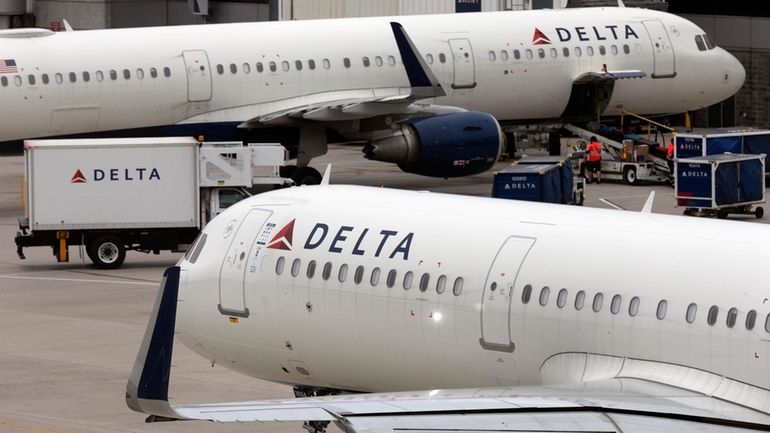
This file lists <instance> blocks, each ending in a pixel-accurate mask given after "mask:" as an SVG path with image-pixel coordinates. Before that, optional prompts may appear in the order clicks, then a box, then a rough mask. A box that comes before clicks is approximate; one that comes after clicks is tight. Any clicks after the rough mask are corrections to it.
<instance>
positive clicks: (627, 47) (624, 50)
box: [623, 44, 631, 54]
mask: <svg viewBox="0 0 770 433" xmlns="http://www.w3.org/2000/svg"><path fill="white" fill-rule="evenodd" d="M623 53H624V54H631V47H629V46H628V44H623Z"/></svg>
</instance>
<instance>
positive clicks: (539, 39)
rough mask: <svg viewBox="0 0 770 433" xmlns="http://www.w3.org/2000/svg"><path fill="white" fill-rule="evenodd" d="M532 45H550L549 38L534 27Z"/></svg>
mask: <svg viewBox="0 0 770 433" xmlns="http://www.w3.org/2000/svg"><path fill="white" fill-rule="evenodd" d="M532 43H533V44H534V45H551V38H549V37H548V36H546V35H545V33H543V32H542V31H541V30H540V29H538V28H537V27H535V34H534V35H532Z"/></svg>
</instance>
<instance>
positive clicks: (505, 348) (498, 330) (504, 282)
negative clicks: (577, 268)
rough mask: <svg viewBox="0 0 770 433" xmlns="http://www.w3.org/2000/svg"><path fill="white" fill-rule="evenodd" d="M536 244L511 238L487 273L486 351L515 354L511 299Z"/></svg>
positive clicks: (483, 322) (483, 339)
mask: <svg viewBox="0 0 770 433" xmlns="http://www.w3.org/2000/svg"><path fill="white" fill-rule="evenodd" d="M534 244H535V239H534V238H528V237H519V236H511V237H509V238H508V239H506V240H505V242H504V243H503V245H502V246H501V247H500V249H499V250H498V252H497V255H496V256H495V260H494V261H493V262H492V266H490V268H489V272H488V273H487V278H486V281H485V282H484V290H483V294H482V299H481V339H480V343H481V346H482V347H483V348H484V349H487V350H496V351H500V352H513V350H514V348H515V346H514V344H513V342H512V341H511V299H512V298H513V293H514V290H515V289H516V287H517V286H516V281H517V279H518V276H519V271H520V270H521V266H522V264H523V263H524V260H526V258H527V255H528V254H529V251H530V250H531V249H532V246H533V245H534Z"/></svg>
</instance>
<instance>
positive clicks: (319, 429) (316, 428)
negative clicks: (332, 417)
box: [294, 386, 340, 433]
mask: <svg viewBox="0 0 770 433" xmlns="http://www.w3.org/2000/svg"><path fill="white" fill-rule="evenodd" d="M339 393H340V392H339V391H338V390H336V389H327V388H313V387H308V386H295V387H294V397H297V398H307V397H322V396H325V395H335V394H339ZM329 424H330V422H329V421H305V422H304V423H303V424H302V428H303V429H305V430H307V432H308V433H326V428H327V427H329Z"/></svg>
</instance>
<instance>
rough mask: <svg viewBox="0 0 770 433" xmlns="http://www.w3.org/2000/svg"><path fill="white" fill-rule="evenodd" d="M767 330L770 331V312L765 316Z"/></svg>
mask: <svg viewBox="0 0 770 433" xmlns="http://www.w3.org/2000/svg"><path fill="white" fill-rule="evenodd" d="M765 332H770V314H768V315H767V318H765Z"/></svg>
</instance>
